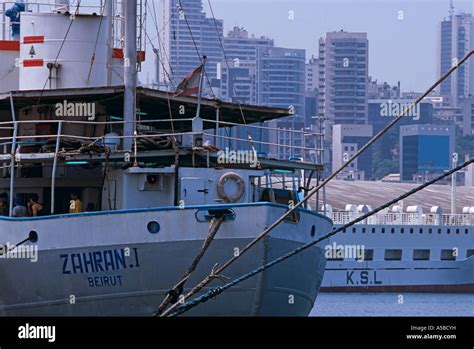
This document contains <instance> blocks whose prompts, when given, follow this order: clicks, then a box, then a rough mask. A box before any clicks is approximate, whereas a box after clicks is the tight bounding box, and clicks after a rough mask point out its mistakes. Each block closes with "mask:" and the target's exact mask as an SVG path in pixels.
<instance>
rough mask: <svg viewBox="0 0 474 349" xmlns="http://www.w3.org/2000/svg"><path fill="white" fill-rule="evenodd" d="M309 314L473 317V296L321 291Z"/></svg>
mask: <svg viewBox="0 0 474 349" xmlns="http://www.w3.org/2000/svg"><path fill="white" fill-rule="evenodd" d="M310 316H474V295H473V294H467V293H403V294H402V293H324V292H322V293H320V294H319V295H318V298H317V299H316V304H315V306H314V307H313V310H312V311H311V313H310Z"/></svg>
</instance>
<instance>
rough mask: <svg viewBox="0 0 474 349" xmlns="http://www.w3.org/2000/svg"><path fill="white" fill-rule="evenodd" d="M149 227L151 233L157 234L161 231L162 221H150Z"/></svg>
mask: <svg viewBox="0 0 474 349" xmlns="http://www.w3.org/2000/svg"><path fill="white" fill-rule="evenodd" d="M146 227H147V229H148V232H149V233H150V234H156V233H158V232H159V231H160V223H158V222H157V221H150V222H148V224H147V225H146Z"/></svg>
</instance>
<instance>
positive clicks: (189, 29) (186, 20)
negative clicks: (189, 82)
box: [178, 0, 217, 99]
mask: <svg viewBox="0 0 474 349" xmlns="http://www.w3.org/2000/svg"><path fill="white" fill-rule="evenodd" d="M178 2H179V7H180V8H181V10H182V11H183V12H182V13H183V18H184V21H185V22H186V26H187V27H188V31H189V35H190V36H191V39H192V42H193V45H194V48H195V49H196V52H197V55H198V57H199V59H200V60H202V55H201V53H200V52H199V48H198V47H197V44H196V40H195V39H194V35H193V32H192V30H191V26H190V25H189V22H188V18H187V16H186V12H185V10H184V6H183V4H182V3H181V0H178ZM203 68H204V69H203V71H204V76H205V77H206V80H207V83H208V84H209V89H210V91H211V93H212V96H213V97H214V99H217V97H216V95H215V93H214V91H213V90H212V84H211V80H210V79H209V76H208V75H207V71H206V69H205V67H203Z"/></svg>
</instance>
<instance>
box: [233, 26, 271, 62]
mask: <svg viewBox="0 0 474 349" xmlns="http://www.w3.org/2000/svg"><path fill="white" fill-rule="evenodd" d="M259 47H273V39H270V38H267V37H265V36H261V37H255V36H254V35H251V36H250V37H249V33H248V32H247V31H246V30H245V29H244V28H241V27H234V28H233V29H232V30H231V31H229V32H228V33H227V36H226V37H225V38H224V48H225V56H226V58H227V59H228V60H232V61H234V65H238V64H239V61H255V60H256V59H257V49H258V48H259Z"/></svg>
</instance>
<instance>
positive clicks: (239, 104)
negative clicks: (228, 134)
mask: <svg viewBox="0 0 474 349" xmlns="http://www.w3.org/2000/svg"><path fill="white" fill-rule="evenodd" d="M207 3H208V4H209V9H210V10H211V16H212V19H213V21H214V27H215V29H216V34H217V38H218V39H219V43H220V46H221V50H222V54H223V56H224V62H225V65H226V66H227V81H228V83H229V78H230V67H229V62H228V61H227V55H226V53H225V48H224V44H223V43H222V39H221V36H220V34H219V29H218V28H217V22H216V17H215V16H214V10H213V8H212V4H211V0H207ZM232 91H233V92H234V95H235V96H237V89H236V87H235V85H234V84H232ZM237 104H238V106H239V110H240V116H241V117H242V121H243V122H244V125H245V126H247V120H246V118H245V115H244V111H243V110H242V104H241V103H240V100H238V99H237ZM216 122H217V120H216ZM216 127H217V123H216ZM247 140H248V142H249V145H250V147H251V148H252V150H253V152H254V153H255V155H257V150H256V149H255V146H254V142H253V139H252V136H251V135H250V132H248V129H247ZM216 145H217V144H216Z"/></svg>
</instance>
